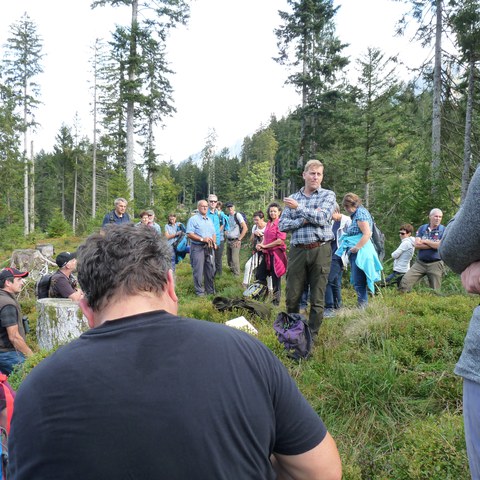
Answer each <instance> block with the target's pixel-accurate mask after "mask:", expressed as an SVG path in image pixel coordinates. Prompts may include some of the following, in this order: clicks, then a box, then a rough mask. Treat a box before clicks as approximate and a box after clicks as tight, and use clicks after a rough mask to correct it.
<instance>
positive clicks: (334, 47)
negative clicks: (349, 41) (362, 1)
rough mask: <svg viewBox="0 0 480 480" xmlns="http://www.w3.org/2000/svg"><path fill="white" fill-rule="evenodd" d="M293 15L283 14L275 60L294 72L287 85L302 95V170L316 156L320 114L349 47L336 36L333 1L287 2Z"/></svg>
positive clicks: (296, 0)
mask: <svg viewBox="0 0 480 480" xmlns="http://www.w3.org/2000/svg"><path fill="white" fill-rule="evenodd" d="M287 3H288V5H289V6H290V7H291V12H285V11H280V12H279V15H280V18H281V20H282V25H281V26H280V27H279V28H278V29H276V30H275V33H276V35H277V38H278V41H277V46H278V50H279V56H278V57H277V58H275V60H276V61H277V62H278V63H279V64H281V65H285V66H287V67H289V68H290V69H291V70H292V71H293V72H292V73H291V75H290V76H289V77H288V79H287V83H291V84H293V85H294V86H295V87H296V88H297V90H298V91H299V92H300V93H301V97H302V101H301V108H300V109H299V111H298V113H299V116H300V121H301V132H300V135H301V137H300V151H299V156H298V159H297V162H296V166H297V168H301V167H302V165H303V163H304V160H305V159H306V157H311V156H313V155H315V154H316V153H317V149H318V135H317V133H318V132H317V131H316V128H317V125H318V121H319V112H320V111H321V108H322V104H323V102H324V101H325V98H326V97H327V96H328V95H329V92H330V91H331V90H332V88H334V85H335V82H336V79H337V74H338V72H339V71H341V70H342V69H343V68H344V67H345V66H346V65H347V64H348V60H347V58H346V57H344V56H342V55H341V52H342V50H343V49H344V48H345V46H346V45H344V44H342V43H341V42H340V41H339V39H338V38H337V37H336V36H335V24H334V21H333V19H334V16H335V14H336V12H337V10H338V7H334V6H333V1H332V0H288V2H287Z"/></svg>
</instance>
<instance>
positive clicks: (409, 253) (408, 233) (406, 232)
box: [385, 223, 415, 286]
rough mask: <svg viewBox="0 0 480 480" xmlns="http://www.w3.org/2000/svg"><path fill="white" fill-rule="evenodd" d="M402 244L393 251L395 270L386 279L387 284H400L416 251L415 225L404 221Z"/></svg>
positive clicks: (400, 233) (401, 236)
mask: <svg viewBox="0 0 480 480" xmlns="http://www.w3.org/2000/svg"><path fill="white" fill-rule="evenodd" d="M398 233H399V235H400V240H401V242H400V245H399V247H398V248H397V249H396V250H395V251H394V252H392V258H393V272H392V273H391V274H390V275H389V276H388V277H387V278H386V279H385V283H386V284H387V285H397V286H398V285H399V283H400V280H401V279H402V277H403V276H404V275H405V274H406V273H407V272H408V270H409V269H410V260H411V259H412V257H413V254H414V253H415V238H414V237H412V233H413V226H412V225H410V224H409V223H404V224H403V225H402V226H401V227H400V230H399V232H398Z"/></svg>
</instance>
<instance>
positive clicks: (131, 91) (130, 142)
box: [126, 0, 138, 202]
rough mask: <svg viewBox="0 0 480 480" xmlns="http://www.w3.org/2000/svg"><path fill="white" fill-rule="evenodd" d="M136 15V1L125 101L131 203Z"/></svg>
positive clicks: (134, 1)
mask: <svg viewBox="0 0 480 480" xmlns="http://www.w3.org/2000/svg"><path fill="white" fill-rule="evenodd" d="M137 15H138V0H133V1H132V26H131V32H130V58H129V67H128V81H129V85H130V86H129V94H128V101H127V165H126V175H127V187H128V194H129V196H130V198H129V201H130V202H132V201H133V199H134V194H135V192H134V187H133V169H134V148H133V147H134V145H133V142H134V135H133V133H134V132H133V128H134V113H135V101H134V99H133V96H134V93H135V92H134V87H133V86H132V85H133V84H134V82H135V79H136V67H135V65H134V63H135V62H136V55H137V39H136V35H137V30H138V28H137Z"/></svg>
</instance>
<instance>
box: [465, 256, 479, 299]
mask: <svg viewBox="0 0 480 480" xmlns="http://www.w3.org/2000/svg"><path fill="white" fill-rule="evenodd" d="M462 285H463V287H464V288H465V290H466V291H467V292H468V293H480V262H474V263H471V264H470V265H469V266H468V267H467V268H466V269H465V270H464V271H463V272H462Z"/></svg>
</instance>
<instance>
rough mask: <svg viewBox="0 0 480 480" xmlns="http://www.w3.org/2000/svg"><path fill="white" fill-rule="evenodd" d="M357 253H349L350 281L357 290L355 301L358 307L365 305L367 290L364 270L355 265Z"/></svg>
mask: <svg viewBox="0 0 480 480" xmlns="http://www.w3.org/2000/svg"><path fill="white" fill-rule="evenodd" d="M356 259H357V254H356V253H352V254H350V267H351V268H352V276H351V278H352V283H353V288H354V289H355V291H356V292H357V303H358V306H359V307H366V306H367V303H368V291H367V276H366V275H365V272H364V271H363V270H362V269H361V268H358V267H357V264H356V263H355V260H356Z"/></svg>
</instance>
